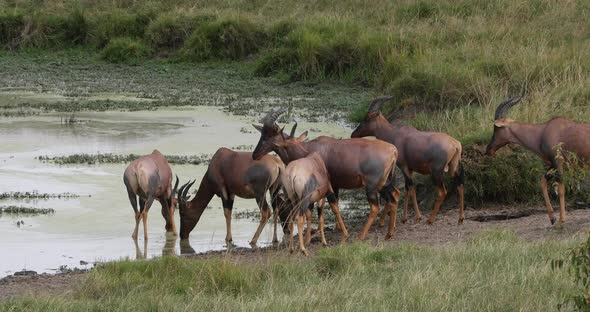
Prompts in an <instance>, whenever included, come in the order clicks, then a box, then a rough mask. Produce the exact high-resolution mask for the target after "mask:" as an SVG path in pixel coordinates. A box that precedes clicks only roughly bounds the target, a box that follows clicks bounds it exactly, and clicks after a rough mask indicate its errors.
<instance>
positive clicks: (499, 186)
mask: <svg viewBox="0 0 590 312" xmlns="http://www.w3.org/2000/svg"><path fill="white" fill-rule="evenodd" d="M463 165H464V168H465V200H466V201H467V202H469V203H470V204H472V205H476V206H479V205H482V204H483V203H484V202H486V201H491V202H497V203H515V202H520V203H530V202H539V200H541V198H542V197H541V189H540V186H539V179H540V178H541V176H542V175H543V174H545V170H544V168H543V165H542V161H541V160H540V159H539V157H538V156H536V155H534V154H532V153H531V152H528V151H526V150H525V149H524V148H521V147H517V148H514V149H513V150H511V149H509V147H504V149H503V150H502V152H499V153H498V155H497V156H496V157H489V156H485V155H483V154H482V153H481V152H480V151H479V148H478V147H476V146H471V147H464V149H463Z"/></svg>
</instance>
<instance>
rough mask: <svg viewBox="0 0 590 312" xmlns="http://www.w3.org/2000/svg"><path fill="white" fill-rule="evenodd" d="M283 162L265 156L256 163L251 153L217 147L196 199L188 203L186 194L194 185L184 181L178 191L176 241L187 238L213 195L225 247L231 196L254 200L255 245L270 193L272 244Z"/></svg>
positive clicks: (267, 211)
mask: <svg viewBox="0 0 590 312" xmlns="http://www.w3.org/2000/svg"><path fill="white" fill-rule="evenodd" d="M284 167H285V166H284V165H283V163H282V162H281V161H280V160H279V159H277V158H276V157H274V156H270V155H268V156H266V157H263V158H262V159H260V160H253V159H252V153H248V152H235V151H232V150H230V149H227V148H220V149H218V150H217V152H215V154H214V155H213V157H212V158H211V161H210V163H209V167H208V168H207V172H206V173H205V175H204V176H203V178H202V180H201V184H200V185H199V189H198V190H197V194H196V196H195V197H194V198H193V199H192V200H190V201H189V200H188V196H187V193H188V191H189V189H190V187H191V186H192V185H193V184H194V183H195V181H193V182H190V181H189V182H187V183H186V184H184V185H183V186H182V187H181V188H180V190H179V192H178V205H179V211H180V239H181V240H185V239H188V237H189V234H190V232H191V231H192V230H193V229H194V228H195V226H196V225H197V223H198V222H199V219H200V218H201V215H202V214H203V211H204V210H205V208H206V207H207V205H208V204H209V202H210V201H211V199H212V198H213V196H214V195H217V196H219V197H220V198H221V202H222V204H223V214H224V215H225V224H226V232H227V233H226V236H225V241H226V243H227V244H228V246H229V245H230V244H231V243H232V234H231V213H232V209H233V204H234V198H235V196H238V197H241V198H255V199H256V203H257V204H258V207H260V212H261V215H262V217H261V219H260V224H259V226H258V229H257V230H256V233H255V234H254V237H252V240H251V241H250V243H251V244H252V245H255V244H256V242H257V241H258V237H259V236H260V233H261V232H262V229H263V228H264V225H265V224H266V221H267V220H268V219H269V218H270V213H271V212H270V209H269V206H268V203H267V202H266V198H265V196H266V192H267V191H270V193H271V200H272V205H273V208H274V211H275V216H274V234H273V242H278V239H277V215H278V213H279V211H278V210H279V206H280V198H279V196H278V192H279V189H280V180H279V175H280V170H281V169H284Z"/></svg>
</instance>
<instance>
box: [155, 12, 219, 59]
mask: <svg viewBox="0 0 590 312" xmlns="http://www.w3.org/2000/svg"><path fill="white" fill-rule="evenodd" d="M213 19H214V17H213V16H211V15H200V16H189V15H185V14H181V13H178V12H173V13H165V14H162V15H160V16H158V18H156V19H155V20H154V21H153V22H151V23H150V24H149V26H148V27H147V30H146V38H147V40H148V42H149V43H150V45H151V46H152V48H153V49H154V50H156V51H160V50H163V51H174V50H177V49H179V48H181V47H182V46H183V44H184V42H185V40H186V39H187V38H188V37H189V36H190V35H191V33H192V32H193V30H194V29H195V28H197V27H199V25H201V24H203V23H205V22H208V21H211V20H213Z"/></svg>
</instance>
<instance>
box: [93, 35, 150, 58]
mask: <svg viewBox="0 0 590 312" xmlns="http://www.w3.org/2000/svg"><path fill="white" fill-rule="evenodd" d="M148 54H149V49H148V48H147V47H146V46H145V45H144V44H143V43H142V42H141V41H139V40H137V39H133V38H127V37H123V38H115V39H113V40H111V41H110V42H109V43H108V44H107V46H106V47H105V48H104V49H103V50H102V52H101V57H102V58H103V59H104V60H106V61H109V62H113V63H130V64H135V63H137V62H138V61H139V60H141V59H143V58H145V57H146V56H147V55H148Z"/></svg>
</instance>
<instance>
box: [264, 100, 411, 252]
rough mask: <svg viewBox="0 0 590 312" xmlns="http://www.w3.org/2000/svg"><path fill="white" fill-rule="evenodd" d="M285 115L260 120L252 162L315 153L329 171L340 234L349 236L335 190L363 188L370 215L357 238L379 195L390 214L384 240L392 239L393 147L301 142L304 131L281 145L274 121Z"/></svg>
mask: <svg viewBox="0 0 590 312" xmlns="http://www.w3.org/2000/svg"><path fill="white" fill-rule="evenodd" d="M284 112H285V110H284V109H279V110H276V111H272V112H270V113H269V114H267V115H266V116H265V117H264V118H263V119H262V127H256V128H257V129H259V130H260V140H259V141H258V144H257V145H256V148H255V149H254V153H253V154H252V156H253V157H254V159H260V158H261V157H262V156H264V155H265V154H268V153H270V152H271V151H274V152H275V153H277V154H278V155H279V157H281V159H282V160H283V162H285V163H286V164H288V163H289V162H290V161H293V160H296V159H299V158H303V157H306V156H307V155H309V154H310V153H313V152H317V153H318V155H319V156H320V157H321V158H322V161H323V162H324V164H325V166H326V168H327V169H328V174H329V178H330V182H331V185H332V190H333V194H329V196H328V202H329V204H330V208H332V211H333V212H334V214H335V215H336V220H337V221H338V223H339V226H340V228H341V230H342V232H343V235H344V236H348V231H347V230H346V227H345V226H344V223H343V221H342V217H341V216H340V212H339V208H338V190H339V189H357V188H365V192H366V194H367V199H368V201H369V205H370V207H371V212H370V213H369V218H368V220H367V223H366V224H365V226H364V228H363V229H362V231H361V232H360V234H359V239H361V240H363V239H365V237H366V235H367V233H368V231H369V229H370V227H371V225H372V223H373V221H374V220H375V217H376V216H377V214H378V213H379V198H378V195H377V194H381V197H382V198H383V199H385V202H386V211H388V212H389V213H390V215H391V220H390V223H389V229H388V232H387V235H386V239H388V238H391V237H392V236H393V232H394V227H395V218H396V216H397V201H398V199H399V191H398V190H397V189H396V188H395V187H394V186H393V173H394V171H393V169H395V161H396V158H397V149H396V148H395V146H393V145H392V144H389V143H387V142H383V141H377V140H367V139H343V140H337V139H333V138H327V137H320V138H317V139H315V140H312V141H310V142H303V140H304V139H305V137H306V136H307V132H305V133H303V134H302V135H301V136H300V137H299V138H298V139H297V140H294V141H292V142H291V143H292V144H283V142H284V140H285V137H286V135H284V134H283V131H282V130H281V129H279V126H278V125H277V124H276V123H275V121H276V119H277V118H278V117H279V115H280V114H282V113H284ZM294 135H295V127H293V129H292V130H291V136H290V137H294Z"/></svg>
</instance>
